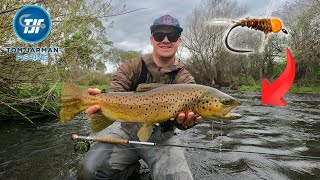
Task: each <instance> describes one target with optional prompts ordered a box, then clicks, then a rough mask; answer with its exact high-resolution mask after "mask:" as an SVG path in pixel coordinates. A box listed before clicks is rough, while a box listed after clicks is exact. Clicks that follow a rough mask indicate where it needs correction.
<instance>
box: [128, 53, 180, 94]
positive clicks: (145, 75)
mask: <svg viewBox="0 0 320 180" xmlns="http://www.w3.org/2000/svg"><path fill="white" fill-rule="evenodd" d="M141 63H142V64H141V72H140V77H139V79H138V82H137V84H136V85H135V87H133V88H132V89H131V90H132V91H135V90H136V89H137V87H138V86H139V84H141V83H145V82H146V81H147V79H148V69H147V65H146V63H145V62H144V61H143V60H142V58H141ZM178 73H179V70H175V71H172V72H170V73H169V79H168V81H167V84H172V83H173V82H174V80H175V79H176V76H177V74H178Z"/></svg>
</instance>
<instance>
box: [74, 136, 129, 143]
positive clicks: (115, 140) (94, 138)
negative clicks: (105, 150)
mask: <svg viewBox="0 0 320 180" xmlns="http://www.w3.org/2000/svg"><path fill="white" fill-rule="evenodd" d="M71 139H72V140H73V141H77V140H85V141H95V142H104V143H111V144H127V143H129V140H128V139H119V138H108V137H99V136H92V137H90V136H78V135H76V134H72V135H71Z"/></svg>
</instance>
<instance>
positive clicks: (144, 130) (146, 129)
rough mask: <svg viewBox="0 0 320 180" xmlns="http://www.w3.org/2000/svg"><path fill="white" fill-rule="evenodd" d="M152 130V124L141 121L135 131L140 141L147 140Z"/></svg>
mask: <svg viewBox="0 0 320 180" xmlns="http://www.w3.org/2000/svg"><path fill="white" fill-rule="evenodd" d="M152 131H153V124H148V123H143V124H141V127H140V129H139V131H138V133H137V136H138V138H139V140H140V141H141V142H143V141H148V140H149V138H150V136H151V133H152Z"/></svg>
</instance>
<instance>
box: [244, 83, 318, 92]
mask: <svg viewBox="0 0 320 180" xmlns="http://www.w3.org/2000/svg"><path fill="white" fill-rule="evenodd" d="M240 90H241V91H255V92H257V91H261V85H253V86H241V87H240ZM289 92H291V93H314V94H320V86H319V85H318V86H317V85H307V86H299V85H297V84H293V85H292V86H291V88H290V90H289Z"/></svg>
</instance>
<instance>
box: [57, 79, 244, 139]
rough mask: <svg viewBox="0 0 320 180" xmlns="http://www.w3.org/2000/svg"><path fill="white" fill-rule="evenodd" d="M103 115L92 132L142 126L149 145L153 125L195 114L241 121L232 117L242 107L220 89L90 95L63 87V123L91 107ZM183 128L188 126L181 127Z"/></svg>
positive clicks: (149, 88) (172, 87) (164, 87)
mask: <svg viewBox="0 0 320 180" xmlns="http://www.w3.org/2000/svg"><path fill="white" fill-rule="evenodd" d="M96 104H97V105H99V106H100V107H101V111H100V112H98V113H94V114H92V115H91V128H92V130H94V131H100V130H102V129H104V128H106V127H107V126H109V125H111V124H112V123H113V122H114V121H120V122H135V123H140V129H139V131H138V133H137V136H138V138H139V140H140V141H147V140H148V139H149V137H150V135H151V133H152V129H153V125H154V124H156V123H161V122H165V121H167V120H168V119H170V118H176V117H177V116H178V115H179V113H181V112H188V111H192V112H194V113H195V114H198V115H200V116H202V117H203V118H204V119H229V120H233V119H238V118H240V117H241V116H240V115H239V114H233V113H230V111H231V109H233V108H235V107H236V106H238V105H240V104H241V103H240V102H239V101H238V100H236V99H235V98H233V97H231V96H229V95H227V94H225V93H223V92H221V91H218V90H217V89H214V88H211V87H208V86H203V85H198V84H155V83H154V84H140V85H139V86H138V88H137V91H135V92H109V93H102V94H97V95H89V94H88V92H87V90H84V89H81V88H79V87H77V86H75V85H73V84H69V83H64V84H63V86H62V89H61V109H60V120H61V122H66V121H68V120H70V119H72V118H73V117H74V116H76V115H77V114H78V113H80V112H81V111H83V110H85V109H87V108H88V107H90V106H92V105H96ZM182 125H183V126H189V125H187V124H182Z"/></svg>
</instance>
